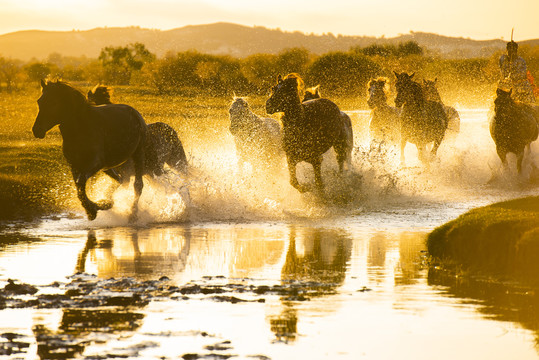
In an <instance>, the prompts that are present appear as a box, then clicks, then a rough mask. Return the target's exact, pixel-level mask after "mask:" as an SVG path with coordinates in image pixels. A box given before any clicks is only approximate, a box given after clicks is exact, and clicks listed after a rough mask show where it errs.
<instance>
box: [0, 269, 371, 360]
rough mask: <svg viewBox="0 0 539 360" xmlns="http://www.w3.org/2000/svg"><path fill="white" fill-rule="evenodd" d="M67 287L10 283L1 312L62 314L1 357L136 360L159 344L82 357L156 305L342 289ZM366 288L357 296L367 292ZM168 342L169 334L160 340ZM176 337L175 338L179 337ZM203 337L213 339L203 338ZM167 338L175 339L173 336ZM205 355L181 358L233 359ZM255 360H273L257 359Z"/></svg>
mask: <svg viewBox="0 0 539 360" xmlns="http://www.w3.org/2000/svg"><path fill="white" fill-rule="evenodd" d="M69 280H70V281H69V282H66V283H61V282H54V283H52V284H49V285H45V286H40V285H31V284H25V283H21V282H18V281H16V280H13V279H9V280H8V284H7V285H5V286H4V288H3V289H2V290H0V310H6V309H24V308H32V309H61V310H62V312H63V315H62V319H61V324H60V326H59V329H58V330H57V331H51V330H49V329H47V328H46V327H45V326H43V325H36V326H34V327H33V332H34V336H35V338H34V339H30V338H28V336H25V335H24V334H17V333H11V332H6V333H3V334H0V355H16V354H28V351H29V348H30V347H31V345H32V343H33V342H36V343H37V354H38V356H39V357H40V358H42V359H69V358H83V359H107V358H130V357H138V356H139V353H140V351H141V350H143V349H147V348H148V347H158V346H159V345H158V344H157V343H142V344H138V345H137V346H136V347H134V348H126V349H121V351H118V352H114V351H112V350H114V349H109V353H107V354H103V355H100V356H93V355H90V356H84V357H81V354H82V353H83V352H84V350H85V348H86V347H88V346H89V345H91V344H93V343H99V342H103V341H106V339H107V337H102V335H103V334H109V335H114V337H118V336H120V337H121V336H122V333H124V332H130V331H135V330H137V329H138V328H139V327H140V326H141V324H142V321H143V319H144V314H143V311H141V310H142V309H143V308H144V307H146V306H147V305H148V304H149V303H150V302H152V301H188V300H197V301H211V302H219V303H230V304H238V303H246V302H256V303H264V302H266V299H267V298H268V297H278V298H279V299H280V300H282V301H300V302H301V301H309V300H310V299H312V298H313V297H319V296H324V295H332V294H335V292H336V290H335V288H336V287H337V286H338V284H332V283H322V282H314V281H298V280H290V281H283V283H282V284H277V285H254V284H253V283H252V282H253V279H247V278H244V279H227V278H226V277H224V276H204V277H203V278H202V279H201V280H200V281H198V282H190V283H187V284H185V285H183V286H176V285H174V284H172V283H171V281H170V279H169V278H167V277H166V276H164V277H162V278H160V279H159V280H145V281H139V280H136V279H134V278H118V279H116V278H110V279H99V278H97V277H96V276H93V275H88V274H83V273H79V274H75V275H73V276H71V277H70V279H69ZM368 290H370V289H368V288H366V287H363V288H361V289H358V292H364V291H368ZM286 325H287V324H283V323H279V321H272V328H273V330H275V331H276V333H277V334H280V335H281V336H288V335H289V334H288V332H287V331H286V329H287V326H286ZM156 335H158V336H160V337H161V336H165V337H167V334H156ZM176 335H177V334H174V336H176ZM189 335H191V336H192V335H198V336H201V337H212V336H214V335H211V334H209V333H207V332H200V333H198V334H189ZM168 336H173V334H169V335H168ZM204 350H205V352H203V353H186V354H182V355H181V358H183V359H228V358H231V357H235V356H237V355H234V353H233V345H232V344H231V342H230V341H229V340H222V341H218V342H216V343H215V344H214V345H206V346H204ZM250 358H252V359H269V357H267V356H265V355H253V356H251V357H250Z"/></svg>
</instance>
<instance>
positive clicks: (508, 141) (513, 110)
mask: <svg viewBox="0 0 539 360" xmlns="http://www.w3.org/2000/svg"><path fill="white" fill-rule="evenodd" d="M511 93H512V90H511V91H504V90H502V89H497V90H496V99H495V100H494V111H495V114H494V117H493V118H492V119H491V121H490V135H491V136H492V139H493V140H494V143H495V144H496V152H497V153H498V156H499V157H500V160H501V161H502V163H503V165H504V166H505V167H507V153H510V152H512V153H514V154H515V155H516V156H517V170H518V172H519V173H520V172H521V171H522V159H523V158H524V148H525V147H527V148H528V151H529V152H531V150H530V144H531V143H532V142H533V141H535V140H537V135H538V122H539V118H538V116H537V113H536V111H535V110H534V109H533V108H532V107H531V106H529V105H526V104H523V103H517V102H515V101H514V100H513V99H512V98H511Z"/></svg>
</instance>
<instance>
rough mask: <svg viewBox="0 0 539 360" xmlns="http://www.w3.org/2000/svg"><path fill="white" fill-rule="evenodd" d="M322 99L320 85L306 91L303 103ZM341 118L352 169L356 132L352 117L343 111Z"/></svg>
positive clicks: (348, 160) (347, 158) (347, 154)
mask: <svg viewBox="0 0 539 360" xmlns="http://www.w3.org/2000/svg"><path fill="white" fill-rule="evenodd" d="M320 98H322V94H320V85H316V86H315V87H312V88H308V89H305V94H304V95H303V101H302V102H305V101H310V100H314V99H320ZM341 117H342V121H343V123H344V127H345V130H346V151H347V153H346V162H347V163H348V167H350V162H351V161H352V150H353V148H354V131H353V130H352V119H350V116H348V114H347V113H345V112H344V111H341ZM341 170H342V169H341Z"/></svg>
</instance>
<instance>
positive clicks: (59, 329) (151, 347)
mask: <svg viewBox="0 0 539 360" xmlns="http://www.w3.org/2000/svg"><path fill="white" fill-rule="evenodd" d="M66 233H67V232H62V233H59V234H58V237H57V238H56V239H55V238H54V236H51V235H49V237H48V238H47V237H45V238H44V239H43V240H42V241H39V242H32V243H27V242H25V243H22V244H21V245H20V246H18V245H17V244H13V245H9V246H8V247H6V248H5V249H4V250H0V278H1V280H2V282H3V284H2V285H0V288H1V287H3V286H4V285H5V284H6V280H7V279H8V278H9V277H11V278H14V277H13V276H14V274H17V276H18V277H17V278H14V279H16V280H18V282H19V283H22V282H24V281H25V280H26V282H30V284H34V285H36V288H38V289H39V292H37V293H36V294H33V295H25V296H24V298H23V299H21V298H18V297H17V296H15V295H13V296H11V295H10V296H6V295H5V294H2V293H1V292H0V329H2V331H3V332H4V333H13V334H15V335H16V336H21V339H29V340H28V343H27V346H28V347H27V348H25V349H29V350H28V355H29V356H28V357H29V358H30V357H32V356H33V358H35V357H36V356H40V357H41V358H43V359H45V358H57V359H63V358H85V359H101V358H182V357H184V358H199V359H202V358H208V359H210V358H227V357H233V356H235V357H237V358H257V356H258V358H272V359H281V358H304V357H305V358H307V357H308V358H317V357H323V358H331V359H333V358H374V359H382V358H384V359H386V358H398V357H399V355H402V354H408V355H410V357H411V356H412V354H413V356H414V358H417V359H427V358H432V357H437V358H440V359H453V358H470V357H471V355H469V354H475V355H474V356H473V358H481V356H483V355H484V356H483V358H489V359H505V358H511V357H510V356H508V353H514V354H515V356H514V357H513V358H519V359H524V358H526V359H533V358H537V353H536V351H535V350H534V349H530V341H531V342H532V343H533V341H534V340H535V341H537V340H536V339H539V335H535V338H534V337H533V336H534V334H539V316H538V315H537V314H539V300H537V298H538V297H536V296H535V295H534V294H533V293H526V292H524V291H520V290H519V289H515V288H509V287H507V286H505V287H504V286H501V285H499V284H498V285H495V284H492V283H489V282H465V281H463V280H462V279H461V278H455V277H447V276H442V275H443V274H442V275H441V274H440V273H439V272H435V271H434V270H433V269H430V270H429V269H428V267H427V265H426V261H425V259H426V256H425V253H424V250H425V248H424V239H425V233H424V232H411V231H410V232H404V231H393V232H392V231H386V232H382V231H364V230H361V229H359V230H358V231H356V230H343V229H342V228H339V227H335V228H331V227H329V228H324V227H317V226H308V225H305V224H303V225H301V224H299V225H289V224H276V225H272V226H264V225H260V224H242V225H238V224H217V225H204V226H195V225H193V226H188V227H185V226H179V225H166V226H165V225H163V226H162V227H155V228H139V229H133V228H107V229H95V230H90V231H87V230H85V231H84V232H82V231H80V230H79V231H76V232H73V233H71V235H70V234H69V233H67V234H68V236H66ZM69 235H70V236H71V237H69ZM66 249H67V250H69V251H68V252H66V251H65V250H66ZM61 252H62V254H63V255H64V256H62V262H57V263H56V262H55V261H51V259H57V258H58V254H60V253H61ZM13 264H16V266H13ZM19 264H23V265H25V266H27V267H25V266H21V265H19ZM28 264H31V265H32V267H31V268H28ZM56 265H57V266H58V268H55V267H54V266H56ZM4 269H7V270H9V271H6V270H4ZM13 269H15V270H19V269H22V270H21V271H20V272H19V273H16V272H15V271H13ZM36 269H39V271H37V270H36ZM58 269H60V270H61V273H60V272H59V270H58ZM24 271H26V273H25V272H24ZM73 272H76V273H79V274H77V275H75V276H72V275H73ZM30 273H31V274H30ZM36 273H37V275H36ZM28 274H30V276H29V275H28ZM58 274H60V275H58ZM38 275H39V276H42V277H43V278H44V279H45V280H43V281H39V284H37V283H35V282H34V280H31V281H29V280H27V279H36V278H38ZM163 275H166V276H167V277H168V278H169V279H170V280H167V279H162V280H157V279H160V278H161V277H162V276H163ZM25 276H26V278H25ZM66 277H67V278H68V281H67V282H66ZM53 282H54V283H56V285H53ZM3 296H4V297H3ZM2 297H3V298H2ZM2 301H4V302H2ZM2 304H3V305H2ZM36 304H37V305H36ZM1 306H5V308H3V309H1ZM19 306H21V307H22V306H24V307H25V308H24V309H22V308H19ZM25 311H26V313H25ZM21 314H22V315H24V314H29V315H28V316H27V319H26V320H23V318H24V316H21ZM478 314H479V315H478ZM491 320H497V321H491ZM498 320H500V321H501V322H500V321H498ZM231 324H233V325H231ZM522 328H524V329H529V330H531V331H530V332H528V330H522ZM500 329H501V330H500ZM500 332H501V334H500ZM532 332H533V333H532ZM501 335H503V336H501ZM2 336H4V338H6V334H1V333H0V353H1V351H2V349H3V348H4V349H8V347H9V346H12V345H11V342H4V343H2ZM25 341H26V340H25ZM387 343H390V344H392V346H391V347H388V346H386V344H387ZM180 344H181V345H180ZM212 344H213V345H215V344H227V346H226V348H227V349H221V350H219V347H216V346H213V345H212ZM447 344H452V346H451V349H450V350H448V351H447V352H443V353H442V354H441V355H440V350H439V349H441V348H444V346H447ZM453 345H454V346H453ZM25 349H23V350H17V351H19V352H20V353H22V352H23V351H26V350H25ZM178 349H181V350H179V351H181V353H178ZM32 352H33V353H32ZM320 354H324V355H320ZM477 354H479V355H477ZM492 354H494V356H487V355H492ZM24 355H25V356H26V354H24ZM184 355H185V356H184ZM319 355H320V356H319Z"/></svg>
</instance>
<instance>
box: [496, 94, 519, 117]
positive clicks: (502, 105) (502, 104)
mask: <svg viewBox="0 0 539 360" xmlns="http://www.w3.org/2000/svg"><path fill="white" fill-rule="evenodd" d="M512 92H513V89H510V90H509V91H505V90H503V89H500V88H498V89H496V99H495V100H494V111H495V112H496V113H499V112H500V111H503V110H504V109H508V108H509V107H511V106H513V105H514V104H515V100H513V98H512V97H511V95H512Z"/></svg>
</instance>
